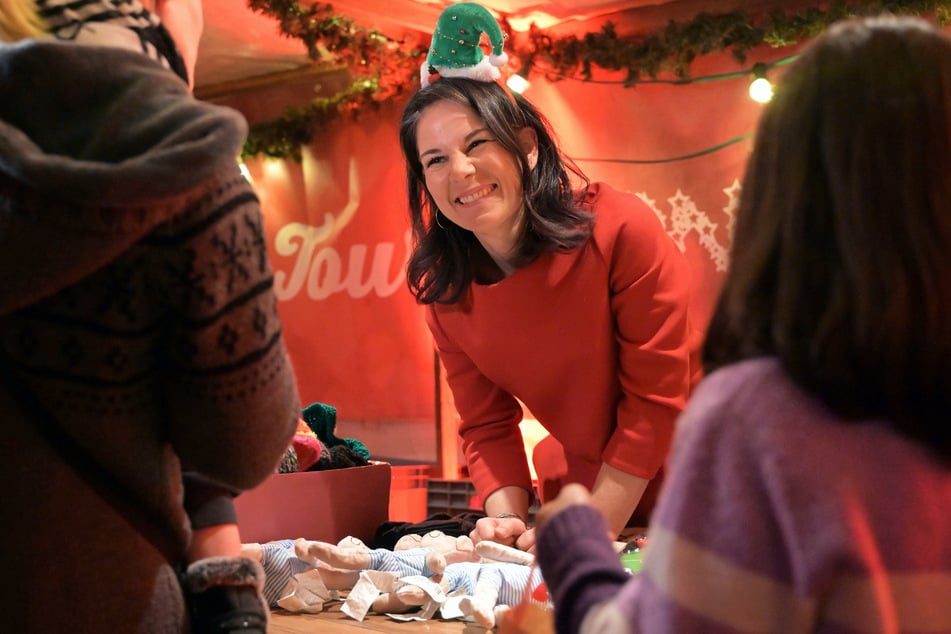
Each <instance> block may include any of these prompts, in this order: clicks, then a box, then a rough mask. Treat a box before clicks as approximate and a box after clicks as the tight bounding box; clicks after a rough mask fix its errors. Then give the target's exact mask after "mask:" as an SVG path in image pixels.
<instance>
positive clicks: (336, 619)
mask: <svg viewBox="0 0 951 634" xmlns="http://www.w3.org/2000/svg"><path fill="white" fill-rule="evenodd" d="M340 605H341V604H339V603H334V604H331V605H328V606H327V609H325V610H324V611H323V612H319V613H317V614H297V613H293V612H287V611H286V610H280V609H275V610H272V611H271V624H270V626H269V627H268V629H267V631H268V634H311V633H319V634H354V633H355V632H399V633H400V634H409V633H410V632H414V633H415V632H428V633H429V634H485V633H486V632H488V630H486V629H485V628H484V627H482V626H481V625H478V624H476V623H471V622H467V621H442V620H439V619H431V620H429V621H413V622H409V623H405V622H402V621H396V620H394V619H391V618H390V617H388V616H385V615H382V614H371V615H368V616H367V617H366V618H365V619H364V620H363V621H357V620H356V619H352V618H350V617H349V616H347V615H346V614H344V613H343V612H341V611H340Z"/></svg>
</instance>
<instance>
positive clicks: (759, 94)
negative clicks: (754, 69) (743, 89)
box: [750, 77, 773, 103]
mask: <svg viewBox="0 0 951 634" xmlns="http://www.w3.org/2000/svg"><path fill="white" fill-rule="evenodd" d="M750 98H751V99H753V101H758V102H759V103H766V102H767V101H769V100H770V99H772V98H773V85H772V84H771V83H769V80H768V79H766V78H765V77H757V78H756V79H754V80H753V81H752V82H751V83H750Z"/></svg>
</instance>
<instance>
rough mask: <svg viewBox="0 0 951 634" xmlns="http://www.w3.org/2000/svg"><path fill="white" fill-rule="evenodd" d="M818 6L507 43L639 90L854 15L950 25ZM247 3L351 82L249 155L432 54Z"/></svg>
mask: <svg viewBox="0 0 951 634" xmlns="http://www.w3.org/2000/svg"><path fill="white" fill-rule="evenodd" d="M817 4H821V6H817V7H814V8H806V9H801V10H799V11H795V12H792V13H787V12H785V11H783V10H781V9H777V10H774V11H769V12H766V13H765V14H757V15H753V14H750V13H748V12H745V11H734V12H731V13H725V14H715V15H714V14H708V13H701V14H699V15H697V16H696V17H694V18H693V19H692V20H690V21H689V22H682V23H677V22H670V23H669V24H668V25H667V26H666V27H665V28H664V29H662V30H660V31H659V32H657V33H652V34H648V35H642V36H637V37H623V36H621V35H619V34H618V33H617V32H616V30H615V27H614V25H613V24H612V23H610V22H609V23H606V24H605V25H604V26H603V27H602V29H601V30H600V31H598V32H594V33H587V34H584V35H581V36H575V35H569V36H565V37H554V36H551V35H549V34H547V33H546V32H545V31H544V30H542V29H539V28H537V27H535V26H534V25H533V26H532V28H531V29H530V30H529V32H528V33H527V34H526V35H524V36H519V35H518V34H516V35H515V37H513V38H512V39H510V40H509V42H508V44H507V49H508V50H509V51H510V54H511V56H512V57H516V58H518V59H520V60H523V62H524V63H526V64H528V68H529V69H532V68H535V69H538V68H542V67H543V68H544V72H546V73H547V74H548V77H549V79H551V80H558V79H560V78H564V77H575V78H578V79H581V80H590V79H591V78H592V75H593V69H594V67H599V68H602V69H604V70H608V71H615V72H616V71H620V72H623V73H625V77H626V79H625V82H624V85H625V86H629V87H632V86H636V85H637V83H638V81H640V80H642V79H643V78H644V77H645V76H646V77H650V78H657V77H658V76H659V75H662V74H672V75H673V76H675V77H677V78H679V79H684V80H689V77H690V65H691V64H692V62H693V61H694V59H696V58H697V57H698V56H701V55H705V54H709V53H717V52H723V51H730V52H731V53H732V54H733V55H734V57H735V58H736V59H737V60H738V61H740V62H743V61H744V60H745V57H746V54H747V53H748V52H749V51H750V50H751V49H753V48H755V47H757V46H760V45H763V44H765V45H769V46H772V47H783V46H791V45H793V44H796V43H797V42H799V41H801V40H803V39H805V38H811V37H815V36H816V35H818V34H819V33H820V32H821V31H822V30H823V29H825V28H826V27H827V26H828V25H830V24H831V23H833V22H835V21H837V20H841V19H843V18H845V17H848V16H852V15H873V14H877V13H882V12H891V13H895V14H913V15H921V14H933V15H934V17H935V20H936V21H937V22H938V23H939V24H941V25H946V24H949V23H951V0H849V1H846V0H833V1H832V2H821V3H818V2H817ZM248 6H249V7H250V8H251V9H252V10H254V11H256V12H258V13H261V14H264V15H266V16H269V17H273V18H274V19H276V20H277V21H278V24H279V29H280V32H281V34H282V35H284V36H286V37H293V38H297V39H300V40H301V41H302V42H303V43H304V45H305V46H306V47H307V53H308V56H309V57H310V59H311V60H313V61H314V62H320V63H326V64H330V65H336V66H344V67H346V68H347V69H348V70H349V72H350V76H351V82H352V83H351V85H350V87H349V88H347V89H345V90H343V91H341V92H339V93H337V94H336V95H334V96H332V97H323V98H317V99H314V100H312V101H311V102H310V103H308V104H306V105H304V106H292V107H288V108H287V109H286V110H285V112H284V114H283V115H282V116H281V117H280V118H279V119H276V120H273V121H268V122H263V123H259V124H255V125H253V126H251V129H250V131H249V134H248V139H247V142H246V143H245V146H244V150H243V152H242V156H254V155H258V154H264V155H266V156H271V157H278V158H288V157H293V158H295V159H299V158H300V147H301V146H302V145H306V144H308V143H310V142H311V141H312V140H313V138H314V137H315V135H317V134H318V133H319V132H320V131H321V130H322V129H324V128H325V127H326V126H327V125H328V124H329V123H331V122H335V121H337V120H339V119H341V118H350V119H353V118H355V117H357V116H359V114H360V113H361V112H363V111H364V110H366V109H368V108H371V109H375V108H379V106H380V104H381V103H383V102H384V101H387V100H389V99H392V98H394V97H397V96H399V95H402V94H403V93H404V92H405V91H406V90H408V89H410V88H414V87H415V85H416V82H418V77H419V68H420V65H421V64H422V61H423V59H424V56H425V53H426V50H425V48H419V47H414V46H410V47H409V48H407V47H406V44H407V43H406V42H403V41H399V40H393V39H391V38H389V37H387V36H385V35H383V34H382V33H380V32H379V31H376V30H374V29H367V28H363V27H361V26H358V25H356V24H354V22H353V20H351V19H349V18H347V17H344V16H341V15H337V14H335V13H334V11H333V6H332V5H329V4H321V3H317V4H313V5H307V6H306V7H304V6H301V4H300V3H298V2H297V1H296V0H248ZM501 22H502V26H503V30H505V31H506V32H508V33H513V31H512V29H511V28H509V27H508V24H507V22H506V21H505V19H504V17H503V19H502V20H501Z"/></svg>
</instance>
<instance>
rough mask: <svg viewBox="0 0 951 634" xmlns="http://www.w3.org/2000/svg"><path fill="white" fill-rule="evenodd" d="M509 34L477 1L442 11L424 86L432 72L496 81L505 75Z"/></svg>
mask: <svg viewBox="0 0 951 634" xmlns="http://www.w3.org/2000/svg"><path fill="white" fill-rule="evenodd" d="M483 33H485V34H486V36H487V37H488V38H489V43H490V44H491V45H492V54H491V55H489V56H488V57H486V56H485V54H484V53H483V52H482V47H481V46H479V42H480V40H481V39H482V34H483ZM505 38H506V35H505V34H503V33H502V29H501V28H500V27H499V23H498V21H497V20H496V19H495V18H494V17H493V16H492V14H491V13H489V11H488V9H486V8H485V7H483V6H482V5H480V4H476V3H475V2H457V3H456V4H452V5H449V6H448V7H446V9H445V10H444V11H443V12H442V14H440V16H439V20H438V21H437V22H436V30H435V32H433V40H432V43H431V44H430V45H429V55H427V57H426V61H425V62H423V66H422V68H421V69H420V76H419V78H420V83H421V84H422V86H423V88H425V87H426V86H428V85H429V84H430V81H431V80H432V77H431V76H432V75H439V76H441V77H469V78H470V79H478V80H480V81H495V80H497V79H498V78H499V77H500V76H501V75H502V73H501V71H499V67H501V66H505V63H506V62H507V61H508V59H509V57H508V55H507V54H506V53H505V52H504V51H503V50H502V45H503V44H504V43H505Z"/></svg>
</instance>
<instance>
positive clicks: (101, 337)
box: [0, 41, 300, 632]
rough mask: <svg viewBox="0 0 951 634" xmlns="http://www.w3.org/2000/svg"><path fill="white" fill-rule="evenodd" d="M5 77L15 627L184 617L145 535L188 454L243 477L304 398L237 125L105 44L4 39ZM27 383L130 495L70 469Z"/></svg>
mask: <svg viewBox="0 0 951 634" xmlns="http://www.w3.org/2000/svg"><path fill="white" fill-rule="evenodd" d="M0 94H2V95H3V98H2V99H0V271H2V276H3V279H2V283H0V359H2V360H3V364H4V366H5V367H6V368H7V370H6V372H7V374H6V376H5V377H4V380H3V383H2V388H0V416H2V420H3V423H2V426H3V430H4V435H5V438H4V442H3V443H2V449H0V453H2V456H0V481H2V482H3V484H4V502H5V505H6V507H7V515H6V516H7V518H8V519H7V520H6V521H5V522H4V523H3V528H2V533H0V560H2V561H3V562H4V566H5V575H4V579H5V581H4V584H3V588H2V591H0V597H3V599H2V600H3V606H4V607H5V608H7V610H5V612H6V614H7V616H6V627H7V629H9V631H31V632H47V631H49V632H66V631H84V632H118V631H122V632H140V631H142V632H145V631H148V632H179V631H181V630H182V628H183V623H184V620H183V614H184V611H183V609H184V607H183V604H182V599H181V592H180V589H179V584H178V580H177V578H176V575H175V569H174V567H173V566H172V565H170V564H169V563H168V562H167V561H166V560H165V558H164V557H163V556H162V555H161V554H160V552H159V551H158V550H157V549H156V548H154V547H153V546H152V545H151V544H150V543H149V541H148V540H146V539H145V538H144V536H145V535H150V534H160V535H162V536H163V538H164V539H165V540H166V541H167V542H168V543H169V546H170V548H171V549H172V550H175V551H182V550H183V549H184V547H185V545H186V543H187V540H188V538H189V526H188V521H187V518H186V517H185V515H184V512H183V509H182V499H181V494H182V492H181V480H182V478H181V469H182V468H183V467H184V468H187V469H192V470H195V471H198V472H201V473H203V474H205V475H207V476H209V477H211V478H214V479H215V480H217V481H219V482H221V483H222V484H224V485H225V486H228V487H231V488H233V489H238V490H240V489H247V488H250V487H253V486H255V485H256V484H258V483H259V482H261V481H262V480H263V479H264V478H266V477H267V476H268V475H269V474H270V473H272V472H273V471H274V469H275V467H276V465H277V463H278V461H279V460H280V458H281V456H282V455H283V453H284V450H285V449H286V448H287V446H288V443H289V442H290V439H291V436H292V434H293V433H294V430H295V428H296V424H297V419H298V417H299V415H300V404H299V400H298V396H297V390H296V385H295V381H294V375H293V372H292V369H291V366H290V363H289V360H288V357H287V354H286V351H285V348H284V343H283V339H282V333H281V324H280V321H279V319H278V314H277V302H276V298H275V296H274V294H273V292H272V273H271V270H270V267H269V263H268V259H267V251H266V243H265V238H264V233H263V227H262V216H261V213H260V210H259V206H258V200H257V198H256V196H255V194H254V192H253V190H252V189H251V186H250V184H249V183H248V182H247V181H246V180H245V179H244V178H243V177H242V176H241V175H240V173H239V171H238V166H237V163H236V156H237V154H238V151H239V150H240V148H241V145H242V143H243V140H244V136H245V134H246V124H245V122H244V120H243V119H242V117H241V116H240V115H239V114H238V113H236V112H234V111H232V110H228V109H225V108H220V107H216V106H211V105H209V104H204V103H202V102H199V101H197V100H195V99H194V98H193V97H192V96H191V95H190V94H189V93H188V88H187V86H186V85H185V84H184V83H183V82H182V81H181V80H180V79H179V78H178V77H176V76H175V75H174V74H172V73H171V72H169V71H168V70H166V69H164V68H162V67H161V66H160V65H159V64H158V63H156V62H155V61H154V60H151V59H148V58H147V57H146V56H144V55H142V54H141V53H139V52H129V51H125V50H120V49H116V48H101V47H97V46H83V45H79V44H73V43H62V42H56V41H24V42H21V43H17V44H12V45H10V44H0ZM29 398H34V399H36V400H37V401H40V402H41V403H42V407H43V408H45V410H46V411H47V413H48V414H50V415H51V416H52V417H53V418H54V419H55V420H56V422H57V424H58V425H59V426H60V428H61V432H62V434H63V436H64V437H66V438H69V439H70V442H72V443H74V445H73V446H75V447H79V448H81V450H80V451H77V452H75V453H81V454H83V455H85V456H86V457H87V458H88V459H89V460H90V461H91V462H92V463H94V464H95V465H97V468H98V469H99V470H101V471H102V472H104V473H106V474H108V477H109V478H111V479H112V480H114V481H116V482H119V483H121V485H122V489H124V491H125V492H126V495H119V496H117V497H116V496H111V495H107V494H104V493H103V492H102V491H101V490H98V489H94V488H91V487H90V486H89V484H88V483H87V481H86V480H85V479H84V478H83V477H80V476H79V475H77V473H76V472H75V471H74V470H73V468H72V466H71V465H70V464H68V463H69V462H71V460H69V459H65V460H64V456H63V455H61V454H60V453H58V452H57V451H54V450H53V449H52V448H51V445H50V443H49V442H47V440H45V439H44V437H43V436H42V435H41V434H40V433H39V432H38V429H39V426H38V424H37V420H38V419H40V418H42V414H40V413H39V412H38V411H36V410H34V409H31V408H30V406H29V405H25V404H24V403H25V401H24V399H27V400H29ZM136 507H138V508H140V509H142V510H143V513H141V514H137V513H133V512H130V509H131V508H136ZM142 517H146V518H149V519H147V520H143V519H142Z"/></svg>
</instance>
